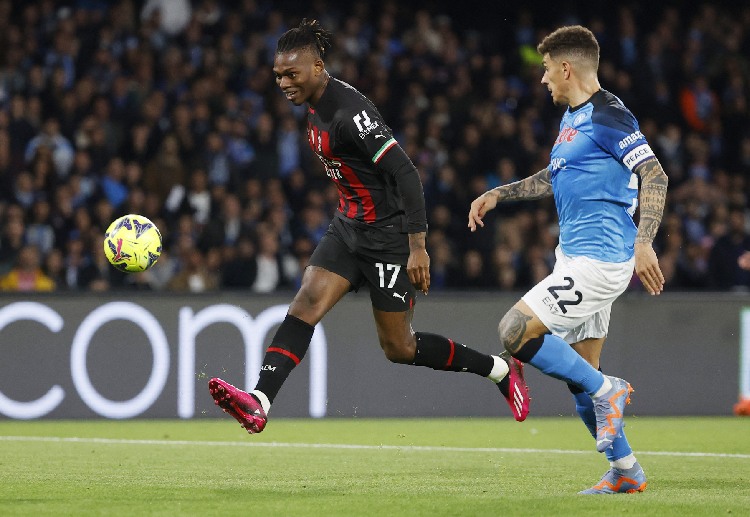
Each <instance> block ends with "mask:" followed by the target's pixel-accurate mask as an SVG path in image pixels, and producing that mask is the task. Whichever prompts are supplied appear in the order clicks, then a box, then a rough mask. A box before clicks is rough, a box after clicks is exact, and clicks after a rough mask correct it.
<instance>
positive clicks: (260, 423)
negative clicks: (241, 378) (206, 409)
mask: <svg viewBox="0 0 750 517" xmlns="http://www.w3.org/2000/svg"><path fill="white" fill-rule="evenodd" d="M208 391H209V392H210V393H211V396H212V397H213V398H214V404H216V405H217V406H219V407H220V408H221V409H222V411H224V412H225V413H227V414H229V415H232V416H233V417H234V419H235V420H237V421H238V422H239V423H240V425H241V426H242V427H243V428H245V430H246V431H247V432H248V433H250V434H255V433H259V432H261V431H262V430H263V429H264V428H265V427H266V422H268V417H267V416H266V412H265V411H263V407H262V406H261V405H260V402H258V401H257V400H256V398H255V397H253V396H252V395H250V394H249V393H247V392H244V391H242V390H241V389H239V388H236V387H234V386H232V385H231V384H229V383H228V382H226V381H223V380H221V379H219V378H218V377H214V378H213V379H211V380H210V381H208Z"/></svg>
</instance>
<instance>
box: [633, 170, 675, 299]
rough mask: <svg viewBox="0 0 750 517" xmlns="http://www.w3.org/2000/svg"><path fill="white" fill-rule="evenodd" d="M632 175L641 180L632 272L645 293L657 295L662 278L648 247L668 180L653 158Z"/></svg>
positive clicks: (658, 222) (662, 210) (662, 208)
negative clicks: (639, 280)
mask: <svg viewBox="0 0 750 517" xmlns="http://www.w3.org/2000/svg"><path fill="white" fill-rule="evenodd" d="M635 173H636V174H638V175H639V176H640V177H641V191H640V203H639V204H640V210H641V218H640V222H639V223H638V233H637V234H636V236H635V272H636V274H637V275H638V278H640V279H641V283H643V286H644V287H645V288H646V290H647V291H648V292H649V293H650V294H652V295H657V294H660V293H661V291H662V289H664V275H663V274H662V272H661V268H660V267H659V260H658V259H657V258H656V252H654V248H653V246H652V243H653V241H654V237H656V232H657V231H659V225H660V224H661V218H662V214H663V213H664V203H665V202H666V199H667V185H668V183H669V179H668V178H667V174H666V173H665V172H664V169H662V167H661V164H660V163H659V160H657V159H656V158H654V159H652V160H647V161H645V162H643V163H642V164H641V165H639V166H638V167H636V168H635Z"/></svg>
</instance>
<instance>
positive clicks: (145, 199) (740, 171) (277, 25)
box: [0, 0, 750, 293]
mask: <svg viewBox="0 0 750 517" xmlns="http://www.w3.org/2000/svg"><path fill="white" fill-rule="evenodd" d="M405 4H409V3H405V2H397V1H396V0H382V1H378V2H374V1H363V0H355V1H352V2H334V1H326V0H313V1H310V2H274V1H271V0H238V1H229V0H226V1H221V0H194V1H189V0H147V1H136V0H120V1H113V2H109V1H104V0H73V1H55V0H39V1H34V2H31V1H30V2H11V0H0V193H1V194H2V196H1V199H0V290H3V291H49V290H58V291H65V290H93V291H107V290H115V289H148V290H164V291H183V292H205V291H214V290H220V289H243V290H246V291H248V292H254V293H269V292H275V291H279V290H284V289H293V288H295V287H296V286H297V285H298V284H299V281H300V278H301V274H302V271H303V269H304V267H305V264H306V263H307V260H308V258H309V256H310V253H311V252H312V250H313V249H314V247H315V245H316V243H317V242H318V240H319V239H320V238H321V236H322V235H323V233H324V232H325V231H326V228H327V226H328V222H329V220H330V218H331V215H332V214H333V211H334V210H335V208H336V206H337V199H338V195H337V192H336V189H335V187H334V185H333V184H332V183H331V182H330V181H329V180H328V179H327V178H326V176H325V173H324V171H323V170H322V167H321V166H320V164H319V162H318V160H316V159H314V156H313V155H312V154H311V152H310V151H309V149H308V148H307V142H306V136H305V117H306V111H305V108H304V107H294V106H293V105H292V104H291V103H289V102H288V101H287V100H286V99H285V98H284V97H283V96H282V95H281V94H280V92H279V91H278V88H277V87H276V85H275V82H274V77H273V74H272V71H271V63H272V61H273V55H274V51H275V47H276V41H277V40H278V38H279V36H280V35H281V34H282V33H283V32H284V31H286V30H287V29H288V28H290V27H292V26H295V25H296V24H297V23H298V22H299V21H300V19H301V18H302V17H308V18H317V19H319V20H321V22H322V23H323V24H324V26H326V27H327V28H329V29H330V30H332V31H334V33H335V44H334V47H333V49H332V50H331V52H330V54H329V55H328V56H327V58H326V65H327V68H328V70H329V71H330V72H331V73H332V75H334V76H336V77H338V78H340V79H342V80H344V81H346V82H348V83H350V84H352V85H354V86H355V87H356V88H358V89H359V90H360V91H362V92H363V93H364V94H365V95H367V96H368V97H369V98H370V99H371V100H372V101H373V102H374V103H375V104H376V105H377V106H378V108H379V109H380V111H381V113H382V115H383V116H384V118H385V120H386V122H387V123H388V124H389V125H390V126H391V128H392V129H393V131H394V134H395V136H396V137H397V139H398V141H399V142H400V143H401V145H402V146H403V147H404V149H405V150H406V152H407V153H408V154H409V156H410V157H411V158H412V160H413V161H414V163H415V165H416V166H417V167H418V169H419V171H420V174H421V175H422V182H423V185H424V190H425V197H426V200H427V207H428V220H429V225H430V230H429V234H428V251H429V252H430V256H431V258H432V289H433V290H448V289H460V290H491V291H498V290H506V291H522V290H525V289H527V288H528V287H530V286H531V285H533V284H535V283H536V282H537V281H538V280H539V279H541V278H542V277H544V276H546V275H547V274H548V273H549V272H550V270H551V267H552V265H553V263H554V262H553V261H554V248H555V246H556V243H557V221H556V213H555V210H554V204H553V202H552V200H551V199H547V200H543V201H537V202H529V203H513V204H506V205H501V206H499V207H498V209H497V210H495V211H493V212H491V213H490V214H489V215H488V217H487V218H486V220H485V222H486V225H485V228H483V229H481V230H480V231H477V232H476V233H470V232H469V231H468V230H467V228H466V223H467V213H468V208H469V204H470V202H471V200H472V199H474V198H475V197H476V196H477V195H479V194H481V193H482V192H484V191H486V190H487V189H489V188H492V187H495V186H498V185H501V184H505V183H508V182H512V181H515V180H518V179H521V178H523V177H526V176H528V175H530V174H532V173H535V172H537V171H539V170H541V169H543V168H545V167H546V165H547V163H548V158H549V151H550V147H551V145H552V142H553V141H554V139H555V136H556V134H557V131H558V125H559V120H560V116H561V108H558V107H555V106H553V105H552V102H551V100H550V98H549V93H548V92H547V90H546V88H545V87H544V86H543V85H540V84H539V80H540V78H541V74H542V69H541V67H540V63H541V60H540V57H539V56H538V55H537V53H536V50H535V48H536V44H537V42H538V41H539V40H540V39H541V38H542V37H543V36H544V35H545V34H546V33H548V32H549V31H551V30H553V29H554V28H556V27H558V26H560V25H563V24H571V23H582V24H584V25H586V26H588V27H590V28H591V29H592V30H593V31H594V32H595V34H596V35H597V37H598V38H599V41H600V43H601V46H602V59H601V65H600V81H601V83H602V86H603V87H604V88H605V89H608V90H610V91H612V92H613V93H615V94H616V95H618V96H619V97H620V98H621V99H622V100H623V101H624V102H625V104H626V105H627V106H628V107H629V108H630V109H631V111H633V112H634V114H635V115H636V117H637V118H638V119H639V121H640V123H641V130H642V132H643V133H644V134H645V135H646V137H647V138H648V139H649V141H650V143H651V145H652V147H654V149H655V151H656V153H657V156H658V157H659V159H660V160H661V162H662V164H663V166H664V169H665V170H666V171H667V174H668V175H669V178H670V186H669V194H668V200H667V207H666V212H665V215H664V219H663V223H662V229H661V231H660V232H659V235H658V237H657V241H656V242H655V247H656V249H657V253H658V255H659V257H660V262H661V267H662V270H663V271H664V273H665V276H666V279H667V285H666V288H667V289H668V290H672V291H674V290H715V291H719V290H745V289H748V287H749V286H750V272H747V271H744V270H741V269H740V268H738V267H737V265H736V264H737V257H738V256H739V255H740V254H741V253H742V251H744V250H748V249H750V232H749V231H748V229H749V228H750V217H749V216H750V212H748V203H747V201H748V195H749V194H750V179H749V178H750V127H749V126H748V121H749V120H750V118H749V117H748V109H749V106H748V99H749V98H750V60H749V59H750V7H748V6H742V5H741V4H742V3H737V4H736V5H735V4H732V3H727V5H726V6H720V5H716V4H708V3H707V4H703V5H699V6H695V5H692V6H691V7H690V8H689V9H687V8H684V7H680V6H679V5H676V6H673V5H671V4H666V5H664V6H661V5H652V4H649V3H646V2H640V1H633V2H628V3H626V4H623V5H622V6H618V7H612V6H606V5H599V4H605V2H598V3H593V2H592V6H599V8H598V9H597V8H593V7H592V6H588V8H586V9H583V8H582V9H579V10H575V9H573V10H565V9H562V8H561V9H560V12H561V13H563V14H561V15H558V14H555V15H554V17H553V16H552V15H551V14H550V13H547V12H544V13H537V12H535V11H534V10H533V9H532V8H524V7H520V6H514V7H512V10H509V9H511V8H510V7H498V11H499V12H497V13H494V14H492V13H488V15H487V16H486V17H485V19H481V18H482V17H480V16H476V13H475V14H474V16H467V17H462V16H460V15H459V14H456V13H457V12H460V11H458V9H456V6H455V5H454V3H448V2H444V3H441V2H432V3H431V4H430V6H431V7H429V8H414V7H409V5H405ZM443 5H444V7H443V8H441V6H443ZM498 5H499V4H498ZM126 213H138V214H142V215H145V216H147V217H149V218H151V219H152V220H153V221H154V222H155V223H156V224H157V226H158V227H159V228H160V229H161V232H162V234H163V237H164V250H163V253H162V256H161V258H160V260H159V261H158V263H157V264H156V265H155V266H154V267H153V268H152V269H151V270H149V271H147V272H145V273H141V274H137V275H125V274H122V273H120V272H118V271H116V270H115V269H114V268H112V267H111V266H109V264H108V263H107V262H106V259H105V258H104V255H103V252H102V235H103V231H104V230H105V229H106V228H107V226H108V225H109V223H110V222H111V221H112V220H114V219H115V218H116V217H117V216H119V215H122V214H126ZM640 288H641V287H640V285H639V283H638V279H637V277H634V279H633V282H632V285H631V289H633V290H638V289H640Z"/></svg>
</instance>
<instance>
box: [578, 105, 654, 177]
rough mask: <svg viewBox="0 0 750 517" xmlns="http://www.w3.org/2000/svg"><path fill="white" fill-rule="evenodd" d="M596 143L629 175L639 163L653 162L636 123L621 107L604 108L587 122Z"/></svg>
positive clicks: (651, 151)
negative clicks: (619, 163) (591, 128)
mask: <svg viewBox="0 0 750 517" xmlns="http://www.w3.org/2000/svg"><path fill="white" fill-rule="evenodd" d="M591 123H592V125H593V127H594V138H595V139H596V143H597V144H598V145H599V146H600V147H601V148H602V149H604V150H605V151H607V152H608V153H610V154H611V155H612V156H614V157H615V158H616V159H617V160H618V161H620V162H621V163H622V164H623V165H625V166H626V167H627V168H628V169H629V170H630V171H631V172H632V171H634V170H635V168H636V167H637V166H638V165H640V164H641V163H643V162H645V161H646V160H648V159H650V158H654V157H655V155H654V151H653V150H652V149H651V146H650V145H649V144H648V141H647V140H646V137H645V136H644V135H643V133H641V130H640V127H639V126H638V121H637V120H636V119H635V117H634V116H633V114H632V113H631V112H630V111H628V110H627V109H625V108H624V107H622V106H619V107H618V106H611V105H609V106H604V107H602V108H600V109H597V110H595V111H594V114H593V116H592V118H591Z"/></svg>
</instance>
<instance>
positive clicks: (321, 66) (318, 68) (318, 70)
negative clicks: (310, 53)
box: [313, 59, 326, 76]
mask: <svg viewBox="0 0 750 517" xmlns="http://www.w3.org/2000/svg"><path fill="white" fill-rule="evenodd" d="M313 67H314V68H315V75H316V76H318V75H320V74H322V73H323V72H325V70H326V65H325V63H323V60H322V59H316V60H315V64H313Z"/></svg>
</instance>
